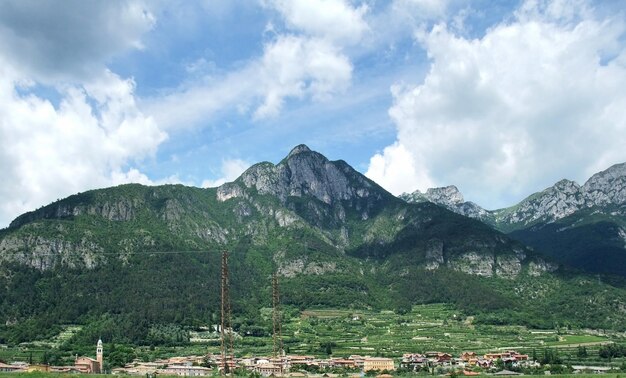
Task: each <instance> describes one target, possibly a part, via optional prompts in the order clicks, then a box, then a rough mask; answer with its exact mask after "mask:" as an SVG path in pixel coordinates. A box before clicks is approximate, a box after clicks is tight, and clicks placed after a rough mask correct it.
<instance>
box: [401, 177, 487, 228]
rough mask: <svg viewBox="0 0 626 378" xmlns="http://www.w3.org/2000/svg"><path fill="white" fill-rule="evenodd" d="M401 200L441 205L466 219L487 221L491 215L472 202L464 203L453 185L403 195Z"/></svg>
mask: <svg viewBox="0 0 626 378" xmlns="http://www.w3.org/2000/svg"><path fill="white" fill-rule="evenodd" d="M399 197H400V198H402V199H403V200H405V201H407V202H411V203H419V202H432V203H436V204H437V205H441V206H443V207H445V208H447V209H448V210H450V211H453V212H455V213H457V214H461V215H464V216H466V217H470V218H475V219H480V220H487V219H489V218H490V217H491V213H490V212H489V211H487V210H485V209H483V208H482V207H480V206H478V205H477V204H475V203H474V202H471V201H467V202H466V201H465V200H464V198H463V195H462V194H461V192H460V191H459V189H458V188H457V187H456V186H454V185H449V186H444V187H440V188H429V189H427V190H426V193H421V192H420V191H419V190H416V191H414V192H413V193H403V194H401V195H400V196H399Z"/></svg>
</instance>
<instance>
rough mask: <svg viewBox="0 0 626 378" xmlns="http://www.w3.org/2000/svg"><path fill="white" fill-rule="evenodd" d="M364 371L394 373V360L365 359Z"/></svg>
mask: <svg viewBox="0 0 626 378" xmlns="http://www.w3.org/2000/svg"><path fill="white" fill-rule="evenodd" d="M363 370H364V371H370V370H377V371H383V370H387V371H392V370H395V366H394V364H393V359H391V358H384V357H365V359H364V361H363Z"/></svg>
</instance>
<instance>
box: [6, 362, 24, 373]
mask: <svg viewBox="0 0 626 378" xmlns="http://www.w3.org/2000/svg"><path fill="white" fill-rule="evenodd" d="M25 371H26V368H25V367H24V366H21V365H7V364H4V363H2V362H0V372H2V373H15V372H25Z"/></svg>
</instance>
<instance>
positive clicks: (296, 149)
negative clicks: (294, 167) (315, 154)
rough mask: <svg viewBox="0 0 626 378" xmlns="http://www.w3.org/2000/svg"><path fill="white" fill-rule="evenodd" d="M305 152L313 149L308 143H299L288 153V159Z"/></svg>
mask: <svg viewBox="0 0 626 378" xmlns="http://www.w3.org/2000/svg"><path fill="white" fill-rule="evenodd" d="M303 152H311V149H310V148H309V147H308V146H307V145H306V144H299V145H297V146H295V147H294V148H293V149H292V150H291V151H290V152H289V155H287V159H289V158H290V157H292V156H294V155H297V154H301V153H303Z"/></svg>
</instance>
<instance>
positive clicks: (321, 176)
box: [217, 144, 389, 204]
mask: <svg viewBox="0 0 626 378" xmlns="http://www.w3.org/2000/svg"><path fill="white" fill-rule="evenodd" d="M247 189H255V190H256V192H257V193H259V194H265V195H273V196H276V197H277V198H278V199H279V200H280V201H281V202H283V203H284V202H285V201H286V200H287V198H288V197H303V196H312V197H315V198H317V199H318V200H320V201H322V202H324V203H326V204H332V203H334V202H336V201H341V200H350V199H354V198H366V197H369V196H370V195H371V194H372V193H374V192H375V193H376V194H377V196H381V195H384V194H386V195H389V194H388V193H387V192H385V191H384V190H383V189H382V188H380V187H379V186H378V185H376V184H375V183H374V182H372V181H370V180H369V179H367V178H366V177H365V176H363V175H362V174H360V173H358V172H357V171H355V170H354V169H353V168H351V167H350V166H349V165H347V164H345V163H343V162H341V161H337V162H334V161H329V160H328V159H327V158H326V157H325V156H324V155H322V154H320V153H318V152H315V151H312V150H311V149H309V148H308V147H307V146H306V145H304V144H301V145H299V146H296V147H295V148H294V149H292V150H291V152H290V153H289V155H287V157H286V158H285V159H283V160H282V161H281V162H280V163H278V164H276V165H274V164H272V163H261V164H256V165H254V166H252V167H250V168H249V169H248V170H247V171H245V172H244V173H243V174H242V175H241V177H239V178H238V179H237V180H235V181H234V182H232V183H227V184H224V185H222V186H221V187H219V188H218V191H217V196H218V199H219V200H221V201H225V200H228V199H229V198H233V197H241V196H244V195H245V192H246V190H247Z"/></svg>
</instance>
